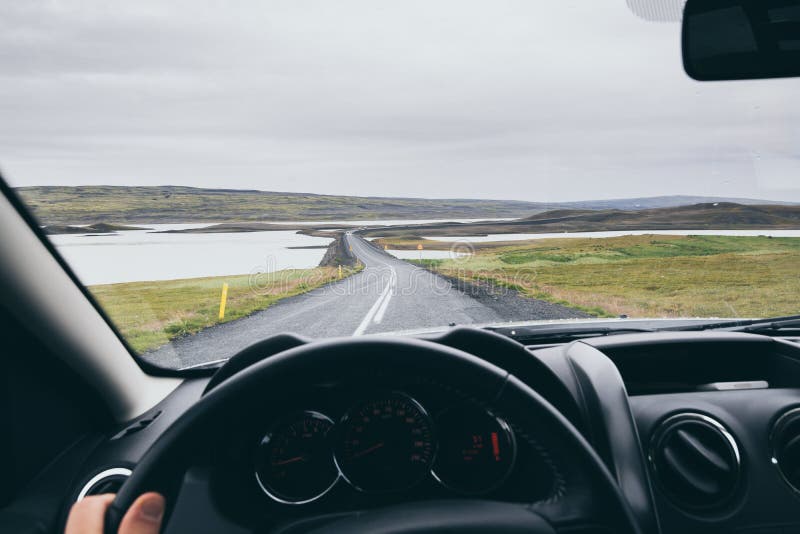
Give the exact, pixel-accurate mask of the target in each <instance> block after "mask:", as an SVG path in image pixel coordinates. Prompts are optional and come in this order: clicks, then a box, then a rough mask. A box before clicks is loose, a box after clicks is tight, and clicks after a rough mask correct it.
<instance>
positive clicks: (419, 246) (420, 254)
mask: <svg viewBox="0 0 800 534" xmlns="http://www.w3.org/2000/svg"><path fill="white" fill-rule="evenodd" d="M417 250H419V261H422V243H420V244H419V245H417Z"/></svg>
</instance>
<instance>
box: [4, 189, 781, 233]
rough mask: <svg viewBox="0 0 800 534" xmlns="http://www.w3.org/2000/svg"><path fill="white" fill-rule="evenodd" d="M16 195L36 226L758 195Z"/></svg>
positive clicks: (370, 215) (520, 212) (478, 211)
mask: <svg viewBox="0 0 800 534" xmlns="http://www.w3.org/2000/svg"><path fill="white" fill-rule="evenodd" d="M16 191H17V193H18V194H19V195H20V197H22V199H23V200H24V202H25V203H26V204H27V205H28V206H29V207H30V208H31V209H32V210H33V212H34V214H35V215H36V216H37V217H38V219H39V221H40V222H41V224H43V225H74V224H93V223H97V222H103V223H110V224H130V223H134V224H158V223H177V222H187V223H191V222H244V221H248V222H249V221H278V222H279V221H326V220H327V221H330V220H369V219H450V218H452V219H494V218H522V217H528V216H531V215H534V214H537V213H540V212H543V211H547V210H553V209H585V210H602V209H617V210H642V209H650V208H662V207H672V206H678V205H685V204H693V203H698V202H706V203H713V202H730V201H732V200H733V201H734V202H736V203H738V204H762V205H765V204H775V205H780V204H781V203H777V202H768V201H763V200H750V199H724V198H705V197H685V196H672V197H653V198H636V199H618V200H596V201H583V202H563V203H550V202H526V201H520V200H475V199H465V198H456V199H422V198H383V197H353V196H337V195H316V194H311V193H283V192H272V191H255V190H239V189H201V188H193V187H179V186H154V187H128V186H76V187H62V186H39V187H21V188H18V189H17V190H16Z"/></svg>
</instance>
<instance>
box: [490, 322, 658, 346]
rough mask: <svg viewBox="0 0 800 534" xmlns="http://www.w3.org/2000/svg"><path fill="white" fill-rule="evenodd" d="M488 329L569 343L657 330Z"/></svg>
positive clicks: (518, 338)
mask: <svg viewBox="0 0 800 534" xmlns="http://www.w3.org/2000/svg"><path fill="white" fill-rule="evenodd" d="M486 330H491V331H492V332H497V333H498V334H502V335H504V336H507V337H510V338H511V339H513V340H515V341H519V342H520V343H523V344H527V343H531V344H533V343H554V344H556V343H569V342H571V341H577V340H579V339H586V338H593V337H603V336H613V335H617V334H631V333H642V332H655V331H656V330H654V329H652V328H638V327H629V326H617V327H613V326H576V325H571V326H566V325H552V326H551V325H536V326H503V327H497V326H492V327H487V328H486Z"/></svg>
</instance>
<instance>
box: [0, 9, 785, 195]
mask: <svg viewBox="0 0 800 534" xmlns="http://www.w3.org/2000/svg"><path fill="white" fill-rule="evenodd" d="M642 1H643V0H639V3H641V2H642ZM679 33H680V25H679V24H678V23H654V22H647V21H645V20H643V19H641V18H639V17H637V16H636V15H635V14H634V13H633V12H631V11H630V10H629V9H628V8H627V5H626V2H625V0H506V1H504V0H480V1H474V0H444V1H443V0H402V1H399V0H396V1H392V2H388V1H381V0H363V1H355V0H336V1H331V0H319V1H310V0H285V1H265V0H253V1H252V2H247V1H239V2H229V1H223V0H219V1H201V0H185V1H179V2H166V1H164V0H154V1H149V0H147V1H144V0H136V1H132V2H113V3H110V2H107V1H106V0H97V1H42V0H24V1H21V2H2V3H0V124H2V130H0V168H2V170H3V172H4V174H5V177H6V178H7V179H8V180H9V181H10V183H11V184H12V185H15V186H21V185H40V184H53V185H73V184H120V185H163V184H179V185H191V186H198V187H227V188H248V189H262V190H273V191H305V192H316V193H337V194H351V195H376V196H415V197H474V198H477V197H483V198H512V199H524V200H532V201H552V200H579V199H591V198H613V197H633V196H649V195H661V194H699V195H725V196H743V197H756V198H773V199H784V200H786V199H789V200H798V201H800V179H798V178H800V172H798V171H799V170H800V153H799V152H798V146H800V144H799V143H800V134H799V132H798V126H800V99H798V94H800V82H798V81H796V80H780V81H759V82H726V83H714V84H701V83H698V82H694V81H691V80H690V79H688V78H687V77H686V75H685V74H684V73H683V69H682V66H681V63H680V47H679Z"/></svg>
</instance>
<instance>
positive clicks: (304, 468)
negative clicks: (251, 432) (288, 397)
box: [256, 412, 339, 504]
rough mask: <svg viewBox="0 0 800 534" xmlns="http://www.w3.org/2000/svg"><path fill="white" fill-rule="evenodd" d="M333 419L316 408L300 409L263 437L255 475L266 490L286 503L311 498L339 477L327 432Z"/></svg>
mask: <svg viewBox="0 0 800 534" xmlns="http://www.w3.org/2000/svg"><path fill="white" fill-rule="evenodd" d="M331 428H333V421H331V420H330V419H329V418H328V417H326V416H324V415H322V414H320V413H317V412H301V413H299V414H296V415H294V416H292V417H290V418H288V419H286V420H284V421H283V422H281V423H279V424H278V425H277V426H275V427H274V428H272V430H271V431H270V432H269V433H268V434H267V435H265V436H264V437H263V438H262V439H261V443H260V444H259V446H258V451H257V454H256V478H257V480H258V483H259V485H260V486H261V488H262V489H263V490H264V492H265V493H266V494H267V495H269V496H270V497H272V498H273V499H274V500H276V501H278V502H282V503H286V504H302V503H306V502H311V501H313V500H315V499H317V498H319V497H321V496H322V495H324V494H325V493H326V492H327V491H328V490H329V489H331V487H333V485H334V484H335V483H336V480H337V479H338V478H339V472H338V471H337V469H336V465H335V464H334V463H333V456H332V454H331V448H330V442H329V441H328V432H329V431H330V429H331Z"/></svg>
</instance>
